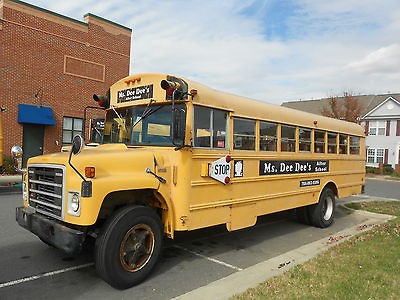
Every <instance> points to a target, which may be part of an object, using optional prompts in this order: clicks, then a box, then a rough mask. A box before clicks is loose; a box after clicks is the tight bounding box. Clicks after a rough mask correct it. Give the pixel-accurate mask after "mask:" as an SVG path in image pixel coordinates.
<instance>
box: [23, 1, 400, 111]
mask: <svg viewBox="0 0 400 300" xmlns="http://www.w3.org/2000/svg"><path fill="white" fill-rule="evenodd" d="M26 2H28V3H30V4H33V5H37V6H39V7H42V8H45V9H49V10H51V11H54V12H57V13H60V14H62V15H66V16H68V17H71V18H74V19H77V20H83V15H84V14H86V13H92V14H96V15H98V16H101V17H103V18H106V19H108V20H111V21H113V22H116V23H119V24H121V25H124V26H127V27H129V28H132V30H133V31H132V48H131V65H130V72H131V73H142V72H161V73H169V74H174V75H178V76H183V77H186V78H190V79H194V80H196V81H199V82H202V83H204V84H206V85H209V86H210V87H213V88H216V89H219V90H224V91H227V92H230V93H234V94H238V95H245V96H248V97H252V98H256V99H259V100H263V101H267V102H272V103H276V104H280V103H282V102H284V101H293V100H300V99H302V100H306V99H316V98H321V97H329V96H334V95H342V94H343V92H345V91H347V92H352V93H354V94H383V93H387V92H392V93H395V92H400V80H399V79H400V40H399V39H400V1H398V0H381V1H377V0H363V1H359V0H331V1H317V0H292V1H289V0H280V1H279V0H264V1H261V0H253V1H252V0H248V1H246V0H229V1H215V0H214V1H211V0H186V1H185V0H168V1H166V0H165V1H161V0H134V1H133V0H113V1H106V0H86V1H85V0H69V1H50V0H26Z"/></svg>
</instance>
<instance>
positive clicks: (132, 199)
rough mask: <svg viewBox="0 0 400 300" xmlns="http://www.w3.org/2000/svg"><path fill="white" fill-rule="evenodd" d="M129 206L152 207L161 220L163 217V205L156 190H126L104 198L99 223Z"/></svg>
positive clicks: (98, 218)
mask: <svg viewBox="0 0 400 300" xmlns="http://www.w3.org/2000/svg"><path fill="white" fill-rule="evenodd" d="M127 205H141V206H148V207H152V208H154V209H155V211H156V212H157V214H158V215H159V216H160V218H161V217H162V213H161V211H162V209H161V207H162V203H160V201H159V200H158V199H157V198H156V196H155V191H154V190H151V189H144V190H126V191H116V192H111V193H109V194H108V195H107V196H106V197H105V198H104V200H103V203H102V205H101V208H100V211H99V215H98V217H97V223H99V222H100V223H102V222H103V221H104V220H105V219H107V218H108V217H109V216H111V215H112V214H113V213H114V211H116V210H117V209H119V208H120V207H123V206H127Z"/></svg>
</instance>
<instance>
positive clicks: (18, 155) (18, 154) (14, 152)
mask: <svg viewBox="0 0 400 300" xmlns="http://www.w3.org/2000/svg"><path fill="white" fill-rule="evenodd" d="M22 154H23V150H22V148H21V147H20V146H17V145H15V146H13V147H12V148H11V156H12V158H13V159H14V161H15V164H16V165H17V167H16V171H17V172H22V171H23V169H22Z"/></svg>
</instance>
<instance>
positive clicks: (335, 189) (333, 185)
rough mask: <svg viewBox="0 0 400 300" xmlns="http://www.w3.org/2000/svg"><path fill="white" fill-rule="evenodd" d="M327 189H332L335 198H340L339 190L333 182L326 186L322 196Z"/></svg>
mask: <svg viewBox="0 0 400 300" xmlns="http://www.w3.org/2000/svg"><path fill="white" fill-rule="evenodd" d="M325 189H330V190H331V191H332V192H333V193H334V194H335V196H336V197H338V195H339V194H338V189H337V186H336V184H334V183H333V182H328V183H327V184H326V185H325V187H324V189H323V190H322V191H321V194H322V192H323V191H324V190H325Z"/></svg>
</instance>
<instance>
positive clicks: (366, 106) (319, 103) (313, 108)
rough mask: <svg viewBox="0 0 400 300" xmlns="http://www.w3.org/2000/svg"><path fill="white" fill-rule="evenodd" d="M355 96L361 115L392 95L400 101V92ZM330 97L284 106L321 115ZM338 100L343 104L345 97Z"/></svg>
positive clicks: (286, 103)
mask: <svg viewBox="0 0 400 300" xmlns="http://www.w3.org/2000/svg"><path fill="white" fill-rule="evenodd" d="M353 97H354V98H356V99H357V101H358V104H359V106H360V107H361V114H360V117H361V116H364V115H365V114H367V113H368V112H370V111H371V110H373V109H374V108H375V107H377V106H378V105H379V104H381V103H382V102H384V101H385V100H386V99H388V98H390V97H392V98H393V99H395V100H396V101H399V100H400V93H397V94H383V95H358V96H353ZM330 99H331V98H323V99H316V100H304V101H290V102H283V103H282V106H285V107H290V108H293V109H297V110H301V111H306V112H310V113H313V114H317V115H321V111H322V110H323V109H324V108H329V100H330ZM337 101H338V104H339V105H341V104H343V102H344V97H338V98H337Z"/></svg>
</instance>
